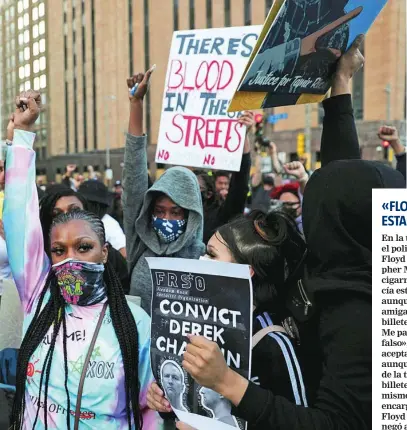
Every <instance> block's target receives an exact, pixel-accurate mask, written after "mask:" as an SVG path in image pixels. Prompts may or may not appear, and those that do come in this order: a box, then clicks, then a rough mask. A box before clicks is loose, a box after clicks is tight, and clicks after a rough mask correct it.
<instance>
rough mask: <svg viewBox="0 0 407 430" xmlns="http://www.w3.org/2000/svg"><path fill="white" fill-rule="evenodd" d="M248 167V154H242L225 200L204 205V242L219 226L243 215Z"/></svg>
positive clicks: (249, 165)
mask: <svg viewBox="0 0 407 430" xmlns="http://www.w3.org/2000/svg"><path fill="white" fill-rule="evenodd" d="M250 167H251V158H250V154H243V157H242V164H241V167H240V171H239V172H234V173H233V174H232V178H231V180H230V186H229V193H228V195H227V197H226V200H225V202H224V203H222V204H218V203H217V202H214V203H213V204H211V205H210V206H206V207H205V205H204V243H208V242H209V239H210V238H211V237H212V235H213V234H214V233H215V232H216V230H217V229H218V228H219V227H220V226H222V225H224V224H226V223H228V222H229V221H231V220H232V219H233V218H235V217H236V216H238V215H243V212H244V207H245V203H246V198H247V194H248V192H249V179H250Z"/></svg>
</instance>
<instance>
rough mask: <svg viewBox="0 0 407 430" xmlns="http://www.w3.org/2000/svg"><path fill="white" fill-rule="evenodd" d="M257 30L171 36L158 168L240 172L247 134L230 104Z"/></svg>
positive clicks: (182, 32) (223, 29)
mask: <svg viewBox="0 0 407 430" xmlns="http://www.w3.org/2000/svg"><path fill="white" fill-rule="evenodd" d="M260 30H261V26H250V27H231V28H217V29H207V30H188V31H178V32H175V33H174V35H173V38H172V44H171V50H170V57H169V62H168V70H167V76H166V81H165V89H164V97H163V108H162V114H161V123H160V131H159V135H158V144H157V152H156V162H157V163H164V164H173V165H184V166H191V167H199V168H210V169H222V170H230V171H239V170H240V164H241V158H242V151H243V146H244V140H245V135H246V128H245V127H244V126H241V125H240V124H238V123H237V120H238V118H239V117H240V116H241V113H240V112H235V113H228V112H227V108H228V106H229V102H230V100H231V98H232V96H233V94H234V92H235V90H236V88H237V85H238V83H239V79H240V77H241V75H242V73H243V70H244V68H245V66H246V64H247V61H248V59H249V58H250V55H251V53H252V50H253V47H254V46H255V44H256V42H257V39H258V36H259V33H260Z"/></svg>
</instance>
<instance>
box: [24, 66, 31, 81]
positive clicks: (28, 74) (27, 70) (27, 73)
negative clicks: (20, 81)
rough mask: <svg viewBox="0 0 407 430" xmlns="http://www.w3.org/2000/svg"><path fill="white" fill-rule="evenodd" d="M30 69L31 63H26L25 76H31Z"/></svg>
mask: <svg viewBox="0 0 407 430" xmlns="http://www.w3.org/2000/svg"><path fill="white" fill-rule="evenodd" d="M30 69H31V67H30V65H29V64H26V65H25V77H26V78H29V77H30V74H31V73H30Z"/></svg>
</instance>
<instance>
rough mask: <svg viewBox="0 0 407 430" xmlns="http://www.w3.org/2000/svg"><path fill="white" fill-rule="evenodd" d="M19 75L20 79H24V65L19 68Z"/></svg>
mask: <svg viewBox="0 0 407 430" xmlns="http://www.w3.org/2000/svg"><path fill="white" fill-rule="evenodd" d="M18 77H19V78H20V79H24V67H20V68H19V69H18Z"/></svg>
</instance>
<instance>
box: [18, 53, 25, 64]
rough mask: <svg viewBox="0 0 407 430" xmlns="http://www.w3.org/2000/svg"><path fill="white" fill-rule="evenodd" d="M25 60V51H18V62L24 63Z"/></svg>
mask: <svg viewBox="0 0 407 430" xmlns="http://www.w3.org/2000/svg"><path fill="white" fill-rule="evenodd" d="M23 61H24V51H18V62H19V63H22V62H23Z"/></svg>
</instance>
